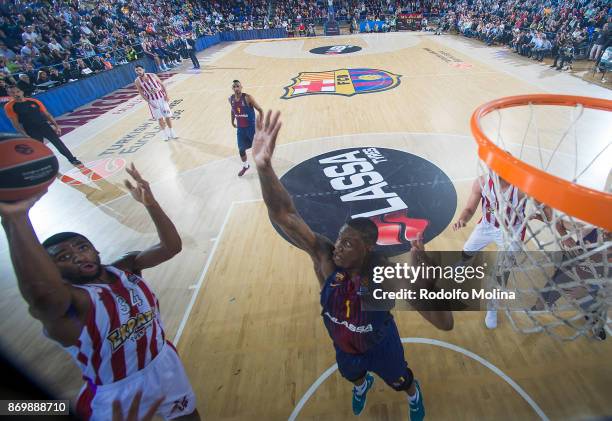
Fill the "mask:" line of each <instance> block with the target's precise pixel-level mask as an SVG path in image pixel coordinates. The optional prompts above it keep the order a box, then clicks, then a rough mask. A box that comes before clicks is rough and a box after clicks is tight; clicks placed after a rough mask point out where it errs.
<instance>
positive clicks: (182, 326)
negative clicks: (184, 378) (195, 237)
mask: <svg viewBox="0 0 612 421" xmlns="http://www.w3.org/2000/svg"><path fill="white" fill-rule="evenodd" d="M236 203H238V202H232V204H231V205H230V206H229V208H228V210H227V213H226V214H225V218H224V219H223V223H222V224H221V229H220V230H219V235H218V236H217V239H221V236H222V235H223V231H224V230H225V226H226V225H227V221H228V220H229V217H230V214H231V213H232V209H234V204H236ZM220 242H221V241H215V244H214V245H213V248H212V250H211V251H210V254H209V255H208V259H207V260H206V264H205V265H204V269H203V270H202V273H201V274H200V278H199V279H198V283H197V284H196V285H195V288H193V290H194V291H193V294H192V295H191V300H189V304H188V305H187V308H186V309H185V313H184V314H183V319H182V320H181V324H180V325H179V327H178V330H177V331H176V335H174V340H173V343H174V345H175V346H177V345H178V342H179V340H180V339H181V335H182V334H183V330H184V329H185V325H186V324H187V320H188V319H189V315H190V314H191V309H192V308H193V305H194V304H195V300H196V298H197V297H198V293H199V292H200V288H202V285H203V284H204V279H206V273H207V272H208V268H209V267H210V263H211V262H212V261H213V257H214V256H215V252H216V251H217V247H218V246H219V243H220ZM189 289H191V288H189Z"/></svg>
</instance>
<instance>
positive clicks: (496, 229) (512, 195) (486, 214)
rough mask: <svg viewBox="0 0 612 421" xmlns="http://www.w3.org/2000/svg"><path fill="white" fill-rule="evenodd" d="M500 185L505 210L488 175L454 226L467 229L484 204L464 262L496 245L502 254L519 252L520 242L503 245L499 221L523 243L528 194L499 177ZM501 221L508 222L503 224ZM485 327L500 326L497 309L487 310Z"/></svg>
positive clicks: (474, 187)
mask: <svg viewBox="0 0 612 421" xmlns="http://www.w3.org/2000/svg"><path fill="white" fill-rule="evenodd" d="M499 183H500V187H501V190H502V191H503V195H504V198H503V200H501V202H502V204H507V205H505V209H503V210H500V209H499V203H498V202H499V201H498V198H497V193H496V192H495V186H494V181H493V179H492V178H491V177H490V176H489V175H486V176H484V175H483V176H481V177H479V178H478V179H476V180H474V183H473V184H472V192H471V193H470V197H469V198H468V202H467V205H466V206H465V208H464V209H463V210H462V211H461V214H460V215H459V218H458V219H457V222H455V223H454V224H453V230H454V231H457V230H459V229H461V228H463V227H465V226H466V224H467V223H468V222H469V221H470V219H472V217H473V216H474V214H475V213H476V210H477V209H478V204H479V203H480V204H481V206H482V217H481V218H480V220H479V221H478V224H476V227H475V228H474V231H472V234H471V235H470V237H469V238H468V240H467V241H466V242H465V244H464V245H463V252H462V259H463V262H466V261H468V260H469V259H471V258H472V257H473V256H474V255H475V254H476V253H477V252H478V251H480V250H482V249H484V248H485V247H487V246H488V245H489V244H491V243H495V244H497V247H498V249H499V250H502V251H517V250H519V248H520V245H519V243H518V242H517V241H512V242H510V246H505V245H504V242H503V240H504V237H503V233H502V230H501V228H500V222H502V223H503V224H504V225H505V226H510V227H511V230H512V232H513V236H514V238H520V240H521V241H522V240H523V239H524V237H525V227H526V224H525V201H524V200H522V199H523V198H524V196H525V195H524V194H523V193H522V192H521V191H520V190H519V189H517V188H516V187H515V186H513V185H510V184H509V183H507V182H506V181H505V180H503V179H502V178H501V177H500V178H499ZM499 218H505V219H504V220H502V221H500V220H499ZM485 324H486V326H487V327H488V328H489V329H495V328H496V327H497V310H494V309H490V310H488V311H487V315H486V317H485Z"/></svg>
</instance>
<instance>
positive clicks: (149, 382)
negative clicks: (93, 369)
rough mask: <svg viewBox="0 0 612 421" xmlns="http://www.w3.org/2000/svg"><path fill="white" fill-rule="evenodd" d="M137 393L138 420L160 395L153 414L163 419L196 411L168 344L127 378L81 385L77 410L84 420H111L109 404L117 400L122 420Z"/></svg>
mask: <svg viewBox="0 0 612 421" xmlns="http://www.w3.org/2000/svg"><path fill="white" fill-rule="evenodd" d="M138 391H142V399H141V401H140V412H139V416H138V419H141V418H142V417H143V416H144V415H145V414H146V412H147V410H148V409H149V408H150V407H151V405H153V404H154V403H155V401H156V400H157V399H159V398H160V397H162V396H165V399H164V401H163V402H162V404H161V405H160V407H159V408H158V409H157V413H156V415H157V416H159V417H161V418H163V419H166V420H171V419H173V418H177V417H180V416H184V415H189V414H191V413H192V412H193V411H194V410H195V409H196V397H195V394H194V393H193V389H192V388H191V384H190V383H189V379H188V378H187V374H186V373H185V369H184V368H183V364H182V363H181V360H180V359H179V357H178V354H177V353H176V350H175V349H174V346H173V345H172V344H171V343H169V342H168V343H166V344H165V345H164V347H163V348H162V350H161V351H160V352H159V354H157V356H156V357H155V359H154V360H153V361H151V362H150V363H149V365H147V366H146V367H145V368H143V369H142V370H140V371H137V372H136V373H134V374H132V375H130V376H129V377H126V378H124V379H122V380H119V381H117V382H115V383H111V384H106V385H98V386H96V385H94V384H90V383H87V384H85V386H83V388H82V389H81V393H80V394H79V397H78V400H77V411H78V413H79V415H81V417H83V419H86V420H94V421H108V420H111V419H113V401H114V400H119V401H120V402H121V408H122V410H123V416H124V417H125V416H126V414H127V412H128V409H129V408H130V405H131V404H132V400H133V398H134V396H135V395H136V393H137V392H138Z"/></svg>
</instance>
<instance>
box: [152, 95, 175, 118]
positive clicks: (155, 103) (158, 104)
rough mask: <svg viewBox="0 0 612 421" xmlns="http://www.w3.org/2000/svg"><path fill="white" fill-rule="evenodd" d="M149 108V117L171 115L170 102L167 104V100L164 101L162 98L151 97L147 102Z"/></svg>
mask: <svg viewBox="0 0 612 421" xmlns="http://www.w3.org/2000/svg"><path fill="white" fill-rule="evenodd" d="M149 110H150V111H151V117H153V118H154V119H155V120H159V119H160V118H166V117H168V118H169V117H172V110H171V109H170V104H168V102H166V100H164V99H163V98H162V99H152V100H151V102H149Z"/></svg>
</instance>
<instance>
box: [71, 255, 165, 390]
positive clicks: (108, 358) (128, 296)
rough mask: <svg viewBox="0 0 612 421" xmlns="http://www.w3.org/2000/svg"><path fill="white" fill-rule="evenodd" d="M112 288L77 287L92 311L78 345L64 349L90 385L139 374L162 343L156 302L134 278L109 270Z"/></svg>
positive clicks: (113, 268)
mask: <svg viewBox="0 0 612 421" xmlns="http://www.w3.org/2000/svg"><path fill="white" fill-rule="evenodd" d="M105 268H106V270H108V271H109V272H110V273H112V274H113V275H115V276H116V278H117V280H116V281H115V282H113V283H112V284H86V285H75V287H77V288H81V289H84V290H85V291H86V292H87V293H88V294H89V299H90V302H91V308H90V311H89V315H88V316H87V323H86V325H85V326H84V327H83V330H82V331H81V335H80V336H79V340H78V342H77V344H76V346H71V347H68V348H67V351H68V352H69V353H70V354H71V355H72V357H73V358H74V359H75V361H76V363H77V365H78V366H79V368H80V369H81V371H82V373H83V378H84V379H86V380H89V381H91V382H92V383H93V384H96V385H101V384H108V383H113V382H116V381H118V380H121V379H123V378H125V377H127V376H130V375H131V374H133V373H135V372H137V371H138V370H141V369H143V368H144V367H145V366H146V365H147V364H149V363H150V362H151V361H152V360H153V358H155V357H156V356H157V354H158V353H159V351H160V350H161V349H162V347H163V346H164V343H165V334H164V328H163V326H162V321H161V316H160V311H159V301H158V300H157V297H156V296H155V294H153V292H152V291H151V289H150V288H149V287H148V286H147V284H146V283H145V281H144V280H143V279H142V278H141V277H140V276H138V275H135V274H133V273H129V272H124V271H122V270H119V269H117V268H115V267H112V266H106V267H105Z"/></svg>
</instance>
